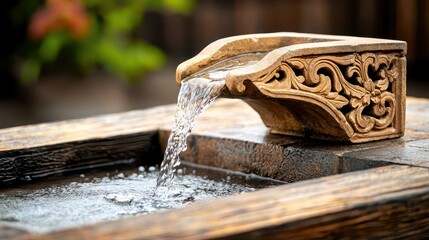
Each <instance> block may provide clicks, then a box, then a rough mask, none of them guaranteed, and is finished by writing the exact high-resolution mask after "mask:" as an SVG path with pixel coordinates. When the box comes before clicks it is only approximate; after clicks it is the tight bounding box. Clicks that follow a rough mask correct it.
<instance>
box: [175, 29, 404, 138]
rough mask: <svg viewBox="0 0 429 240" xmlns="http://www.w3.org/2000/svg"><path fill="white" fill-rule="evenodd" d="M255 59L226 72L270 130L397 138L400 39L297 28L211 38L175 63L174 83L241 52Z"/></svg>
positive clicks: (227, 93)
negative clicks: (295, 30)
mask: <svg viewBox="0 0 429 240" xmlns="http://www.w3.org/2000/svg"><path fill="white" fill-rule="evenodd" d="M251 53H255V54H256V53H258V54H261V56H263V57H261V58H260V60H258V61H257V62H256V63H255V64H253V65H249V66H247V67H243V68H238V69H236V70H233V71H231V72H229V74H228V75H227V76H226V79H225V81H226V86H225V88H224V90H223V92H222V94H221V96H223V97H230V98H240V99H243V100H244V101H245V102H247V103H248V104H249V105H250V106H251V107H252V108H253V109H255V110H256V111H257V112H258V113H259V114H260V116H261V118H262V120H263V121H264V123H265V125H266V126H267V127H268V128H270V130H271V132H273V133H279V134H286V135H294V136H307V137H314V138H321V139H328V140H335V141H348V142H353V143H360V142H368V141H374V140H381V139H386V138H395V137H400V136H402V135H403V133H404V124H405V96H406V94H405V88H406V57H405V55H406V42H403V41H397V40H386V39H374V38H362V37H349V36H333V35H319V34H302V33H283V32H282V33H268V34H251V35H241V36H234V37H229V38H224V39H220V40H217V41H215V42H213V43H211V44H210V45H208V46H207V47H206V48H205V49H203V50H202V51H201V52H200V53H199V54H197V55H196V56H195V57H193V58H191V59H189V60H187V61H185V62H183V63H182V64H180V65H179V66H178V68H177V72H176V81H177V82H178V83H179V84H180V83H181V81H182V80H183V79H185V78H187V77H189V76H192V75H193V74H196V73H198V72H200V71H202V70H203V69H205V68H207V67H209V66H212V65H213V64H216V63H219V62H221V61H225V60H227V59H230V58H234V57H237V56H240V55H244V54H251Z"/></svg>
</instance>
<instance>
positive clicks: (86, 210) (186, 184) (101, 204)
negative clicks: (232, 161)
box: [0, 163, 280, 233]
mask: <svg viewBox="0 0 429 240" xmlns="http://www.w3.org/2000/svg"><path fill="white" fill-rule="evenodd" d="M198 166H199V165H194V164H190V163H187V164H185V166H182V167H181V168H179V169H178V170H177V172H176V181H175V184H174V186H173V187H172V188H171V190H170V194H169V196H168V197H157V196H155V195H154V188H155V185H156V179H157V177H158V174H159V169H157V168H155V167H139V168H138V170H137V169H136V168H133V169H122V170H110V171H105V170H103V171H101V170H93V171H91V172H86V173H85V174H74V175H71V176H70V177H67V178H61V179H54V180H50V181H44V182H39V183H34V184H29V185H25V186H18V187H15V188H11V189H5V190H1V191H0V226H1V225H6V226H10V227H16V228H21V229H24V230H28V231H31V232H41V233H43V232H49V231H54V230H59V229H63V228H71V227H76V226H79V225H84V224H90V223H96V222H102V221H108V220H114V219H118V218H122V217H127V216H134V215H141V214H151V213H154V212H156V211H163V210H167V209H171V208H179V207H183V206H186V205H188V204H191V203H193V202H195V201H200V202H201V201H206V200H209V199H215V198H219V197H224V196H229V195H234V194H241V193H243V192H248V191H255V190H257V189H259V188H263V187H267V186H271V185H277V184H280V182H275V181H272V180H269V179H264V178H260V177H257V176H255V175H246V174H242V173H236V172H231V171H224V170H213V169H210V168H207V167H201V166H200V167H198Z"/></svg>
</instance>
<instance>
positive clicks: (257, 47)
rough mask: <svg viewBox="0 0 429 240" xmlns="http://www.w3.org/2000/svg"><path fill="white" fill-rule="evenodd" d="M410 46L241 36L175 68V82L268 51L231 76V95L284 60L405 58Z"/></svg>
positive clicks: (392, 42)
mask: <svg viewBox="0 0 429 240" xmlns="http://www.w3.org/2000/svg"><path fill="white" fill-rule="evenodd" d="M406 49H407V43H406V42H404V41H398V40H387V39H377V38H363V37H351V36H337V35H324V34H311V33H295V32H278V33H259V34H246V35H238V36H232V37H227V38H222V39H219V40H217V41H214V42H212V43H211V44H209V45H208V46H207V47H205V48H204V49H203V50H202V51H201V52H200V53H198V54H197V55H196V56H194V57H193V58H191V59H188V60H187V61H185V62H183V63H181V64H180V65H179V66H178V67H177V69H176V82H177V83H178V84H180V83H181V81H182V80H183V79H185V78H186V77H189V76H190V75H192V74H194V73H197V72H199V71H201V70H202V69H204V68H206V67H208V66H210V65H213V64H215V63H217V62H220V61H222V60H225V59H228V58H231V57H234V56H238V55H241V54H248V53H261V52H265V53H267V55H266V56H265V57H264V58H262V59H261V61H259V62H258V63H257V64H255V65H252V66H251V67H248V68H241V69H237V70H236V71H233V72H231V73H229V74H228V76H227V79H226V81H227V87H228V88H229V90H230V91H231V92H232V93H240V92H242V90H243V89H242V88H243V86H242V81H241V80H242V79H245V78H248V76H249V75H252V74H257V73H259V72H262V71H264V70H265V69H266V68H267V66H272V65H276V63H279V62H281V61H282V60H284V59H287V58H291V57H298V56H304V55H315V54H327V53H353V52H366V51H397V50H400V51H402V53H403V54H404V55H405V54H406Z"/></svg>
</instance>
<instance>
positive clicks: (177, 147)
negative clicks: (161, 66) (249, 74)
mask: <svg viewBox="0 0 429 240" xmlns="http://www.w3.org/2000/svg"><path fill="white" fill-rule="evenodd" d="M262 56H263V54H251V55H246V56H242V57H240V58H232V59H229V60H227V61H224V62H221V63H218V64H216V65H214V66H212V67H211V68H208V69H205V70H203V71H201V72H198V73H196V74H194V75H192V76H191V77H188V78H186V79H184V80H183V81H182V83H181V88H180V92H179V96H178V101H177V109H176V116H175V123H174V127H173V129H172V131H171V134H170V137H169V139H168V144H167V148H166V150H165V154H164V160H163V161H162V164H161V170H160V174H159V176H158V179H157V185H156V190H155V194H157V195H162V196H164V197H167V196H168V192H169V190H170V187H171V186H172V182H173V179H174V172H175V171H176V170H175V169H176V167H178V166H179V165H180V157H179V154H180V153H181V152H183V151H185V150H186V148H187V145H186V138H187V137H188V136H189V135H190V133H191V130H192V128H193V126H194V123H195V118H196V117H197V116H198V115H199V114H200V113H201V112H202V111H203V110H204V109H205V108H207V107H208V106H210V104H211V103H212V102H213V101H214V100H215V99H216V98H217V97H218V96H219V94H220V93H221V91H222V90H223V88H224V86H225V78H226V76H227V75H228V73H229V72H231V71H232V70H236V69H239V68H243V67H248V66H250V65H252V64H255V63H256V62H257V61H258V60H260V59H261V57H262Z"/></svg>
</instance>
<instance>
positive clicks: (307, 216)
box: [0, 97, 429, 239]
mask: <svg viewBox="0 0 429 240" xmlns="http://www.w3.org/2000/svg"><path fill="white" fill-rule="evenodd" d="M174 108H175V107H174V106H161V107H156V108H152V109H148V110H141V111H132V112H126V113H120V114H111V115H104V116H99V117H93V118H87V119H78V120H70V121H62V122H55V123H44V124H37V125H30V126H22V127H15V128H10V129H3V130H0V133H1V134H0V181H1V184H2V186H7V188H8V189H10V188H12V189H13V188H14V186H17V187H16V188H18V186H19V187H20V188H25V186H26V182H22V181H21V179H24V180H25V179H26V177H27V176H28V177H30V178H31V179H36V180H37V181H41V182H43V181H44V180H45V179H47V178H46V176H48V175H50V174H53V173H57V172H64V171H74V172H79V171H82V169H85V168H88V167H91V168H97V167H98V166H102V165H105V164H106V163H111V164H114V163H115V162H116V161H120V160H123V159H129V158H138V159H140V161H145V159H152V160H154V159H155V161H156V159H158V160H160V159H162V149H164V148H165V144H166V142H167V137H168V134H169V131H170V128H171V126H172V122H173V119H172V118H173V116H174V114H173V113H174V111H175V109H174ZM428 110H429V100H426V99H416V98H410V97H409V98H408V99H407V112H406V116H407V122H406V130H405V136H404V137H402V138H399V139H391V140H384V141H378V142H371V143H364V144H354V145H352V144H347V143H333V142H328V141H323V140H315V139H306V138H296V137H286V136H281V135H275V134H272V133H270V131H269V130H268V129H267V128H266V127H265V125H264V124H263V123H262V121H261V119H260V117H259V115H258V114H257V113H256V112H255V111H253V110H252V109H251V108H250V107H249V106H248V105H247V104H245V103H244V102H242V101H241V100H231V99H220V100H218V101H217V102H215V104H214V105H213V106H211V107H210V108H208V110H207V111H206V112H204V113H203V114H202V115H201V116H200V117H198V119H197V122H196V128H195V129H194V131H193V134H192V135H191V136H190V137H189V149H188V150H187V151H186V152H185V153H183V154H182V158H183V159H184V160H186V161H189V162H192V163H198V164H201V165H207V166H214V167H219V168H225V169H229V170H234V171H240V172H244V173H251V174H256V175H259V176H263V177H267V178H272V179H276V180H281V181H286V182H289V183H290V184H285V185H281V186H277V187H272V188H268V189H263V190H258V191H255V192H250V193H245V194H241V195H238V196H232V197H225V198H220V199H217V200H213V201H209V202H203V203H195V204H191V205H189V206H187V207H184V208H181V209H175V210H169V211H165V212H161V213H155V214H151V215H144V216H135V217H130V218H124V219H119V220H113V221H108V222H103V223H98V224H92V225H87V226H82V227H76V228H72V229H66V230H60V231H55V232H50V233H45V234H40V233H35V232H31V231H30V232H29V231H24V230H21V229H17V228H13V227H7V226H0V238H5V239H6V238H14V239H58V238H62V239H96V238H109V239H154V238H177V239H184V238H186V239H190V238H193V239H202V238H203V239H207V238H213V239H220V238H222V239H237V238H243V239H252V238H282V239H283V238H296V239H300V238H305V239H320V238H323V239H329V238H336V239H338V238H369V237H372V238H384V237H393V238H402V239H403V238H407V237H416V236H418V237H422V238H424V236H427V235H428V234H429V220H428V218H427V216H428V215H429V201H428V199H429V169H428V167H429V155H428V152H429V150H428V149H429V120H428V119H429V111H428ZM14 184H17V185H14ZM1 191H4V190H0V193H1Z"/></svg>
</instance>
